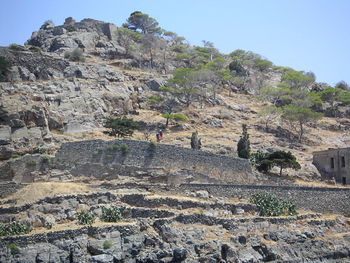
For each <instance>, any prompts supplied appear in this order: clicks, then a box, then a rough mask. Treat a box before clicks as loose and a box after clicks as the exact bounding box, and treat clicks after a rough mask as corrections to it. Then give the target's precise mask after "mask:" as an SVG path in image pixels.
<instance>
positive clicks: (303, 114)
mask: <svg viewBox="0 0 350 263" xmlns="http://www.w3.org/2000/svg"><path fill="white" fill-rule="evenodd" d="M282 118H283V119H284V120H286V121H288V122H289V124H290V127H291V128H293V129H295V130H296V132H297V133H298V141H299V142H301V141H302V138H303V135H304V133H305V128H304V126H305V125H306V124H307V123H311V122H316V121H318V120H320V119H321V118H322V113H319V112H315V111H313V110H311V109H310V108H301V107H296V106H293V105H287V106H285V107H283V113H282Z"/></svg>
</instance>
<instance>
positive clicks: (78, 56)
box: [64, 48, 85, 62]
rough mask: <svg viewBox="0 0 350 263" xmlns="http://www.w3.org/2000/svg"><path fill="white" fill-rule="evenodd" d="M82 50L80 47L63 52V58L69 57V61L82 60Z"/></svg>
mask: <svg viewBox="0 0 350 263" xmlns="http://www.w3.org/2000/svg"><path fill="white" fill-rule="evenodd" d="M83 53H84V52H83V50H82V49H80V48H75V49H74V50H73V51H66V52H64V58H66V59H69V60H70V61H76V62H84V61H85V57H84V54H83Z"/></svg>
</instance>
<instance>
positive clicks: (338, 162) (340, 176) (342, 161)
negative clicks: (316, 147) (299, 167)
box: [312, 147, 350, 184]
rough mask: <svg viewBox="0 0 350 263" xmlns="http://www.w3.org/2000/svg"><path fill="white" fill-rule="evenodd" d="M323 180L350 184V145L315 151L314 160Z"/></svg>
mask: <svg viewBox="0 0 350 263" xmlns="http://www.w3.org/2000/svg"><path fill="white" fill-rule="evenodd" d="M312 163H313V164H314V165H315V166H316V168H317V170H318V171H319V172H320V174H321V177H322V179H323V180H331V179H333V178H334V179H335V181H336V182H337V183H342V184H350V147H347V148H340V149H328V150H326V151H320V152H314V153H313V162H312Z"/></svg>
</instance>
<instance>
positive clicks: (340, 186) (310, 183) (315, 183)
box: [294, 179, 350, 189]
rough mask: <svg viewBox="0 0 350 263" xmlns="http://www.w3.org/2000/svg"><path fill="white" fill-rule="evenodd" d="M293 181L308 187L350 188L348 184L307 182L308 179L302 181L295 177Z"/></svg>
mask: <svg viewBox="0 0 350 263" xmlns="http://www.w3.org/2000/svg"><path fill="white" fill-rule="evenodd" d="M294 183H295V184H297V185H301V186H310V187H329V188H345V189H350V185H339V184H337V185H334V184H327V183H325V182H318V181H317V182H315V181H314V182H309V181H303V180H300V179H295V180H294Z"/></svg>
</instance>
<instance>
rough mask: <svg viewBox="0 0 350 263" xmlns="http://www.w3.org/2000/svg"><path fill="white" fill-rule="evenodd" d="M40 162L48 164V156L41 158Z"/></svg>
mask: <svg viewBox="0 0 350 263" xmlns="http://www.w3.org/2000/svg"><path fill="white" fill-rule="evenodd" d="M41 162H42V163H44V164H48V163H49V162H50V156H48V155H44V156H42V157H41Z"/></svg>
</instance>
